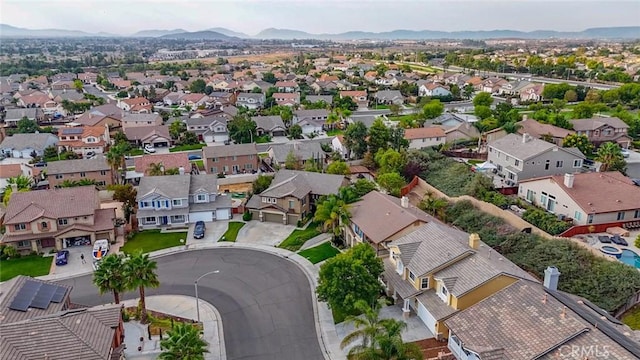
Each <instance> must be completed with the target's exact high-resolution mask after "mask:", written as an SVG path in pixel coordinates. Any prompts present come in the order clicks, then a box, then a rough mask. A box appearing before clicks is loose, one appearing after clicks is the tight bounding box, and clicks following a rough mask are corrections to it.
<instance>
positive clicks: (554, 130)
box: [484, 118, 575, 146]
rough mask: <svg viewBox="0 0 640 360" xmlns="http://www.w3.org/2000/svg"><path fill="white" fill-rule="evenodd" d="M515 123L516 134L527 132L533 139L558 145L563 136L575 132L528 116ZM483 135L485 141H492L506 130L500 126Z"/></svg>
mask: <svg viewBox="0 0 640 360" xmlns="http://www.w3.org/2000/svg"><path fill="white" fill-rule="evenodd" d="M516 125H518V126H519V128H518V130H516V133H517V134H520V135H522V134H528V135H530V136H532V137H533V138H535V139H541V140H545V141H548V142H553V143H554V144H556V145H558V146H562V141H563V140H564V138H565V137H567V136H569V135H571V134H574V133H575V131H573V130H567V129H563V128H561V127H558V126H554V125H551V124H543V123H541V122H538V121H536V120H534V119H528V118H525V119H524V120H522V121H518V122H517V123H516ZM484 135H485V136H486V138H487V141H493V140H497V139H500V138H502V137H505V136H506V135H507V132H506V131H504V130H503V129H502V128H498V129H494V130H491V131H488V132H486V133H485V134H484Z"/></svg>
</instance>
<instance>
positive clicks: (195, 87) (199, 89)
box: [189, 79, 207, 94]
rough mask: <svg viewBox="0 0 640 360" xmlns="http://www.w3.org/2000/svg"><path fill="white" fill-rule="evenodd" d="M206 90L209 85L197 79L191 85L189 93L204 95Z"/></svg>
mask: <svg viewBox="0 0 640 360" xmlns="http://www.w3.org/2000/svg"><path fill="white" fill-rule="evenodd" d="M206 88H207V83H206V82H205V81H204V80H203V79H196V80H194V81H193V82H192V83H191V85H189V91H191V92H192V93H198V94H202V93H204V91H205V89H206Z"/></svg>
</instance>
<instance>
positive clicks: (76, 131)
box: [62, 128, 82, 135]
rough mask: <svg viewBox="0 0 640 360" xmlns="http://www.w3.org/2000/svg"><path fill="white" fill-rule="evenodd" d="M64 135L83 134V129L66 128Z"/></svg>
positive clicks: (63, 130) (63, 131)
mask: <svg viewBox="0 0 640 360" xmlns="http://www.w3.org/2000/svg"><path fill="white" fill-rule="evenodd" d="M62 133H63V134H65V135H71V134H82V128H66V129H62Z"/></svg>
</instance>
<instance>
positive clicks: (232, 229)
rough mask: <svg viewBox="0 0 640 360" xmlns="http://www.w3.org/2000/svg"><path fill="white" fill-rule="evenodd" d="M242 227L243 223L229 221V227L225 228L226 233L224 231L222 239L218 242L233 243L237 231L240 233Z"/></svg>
mask: <svg viewBox="0 0 640 360" xmlns="http://www.w3.org/2000/svg"><path fill="white" fill-rule="evenodd" d="M243 226H244V223H243V222H239V221H230V222H229V227H228V228H227V231H225V233H224V234H223V235H222V237H221V238H220V240H219V241H232V242H235V241H236V237H238V231H240V229H242V227H243Z"/></svg>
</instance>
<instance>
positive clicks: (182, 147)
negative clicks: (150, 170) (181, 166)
mask: <svg viewBox="0 0 640 360" xmlns="http://www.w3.org/2000/svg"><path fill="white" fill-rule="evenodd" d="M205 146H207V144H191V145H178V146H174V147H172V148H171V149H169V152H177V151H189V150H200V149H202V148H203V147H205Z"/></svg>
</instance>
